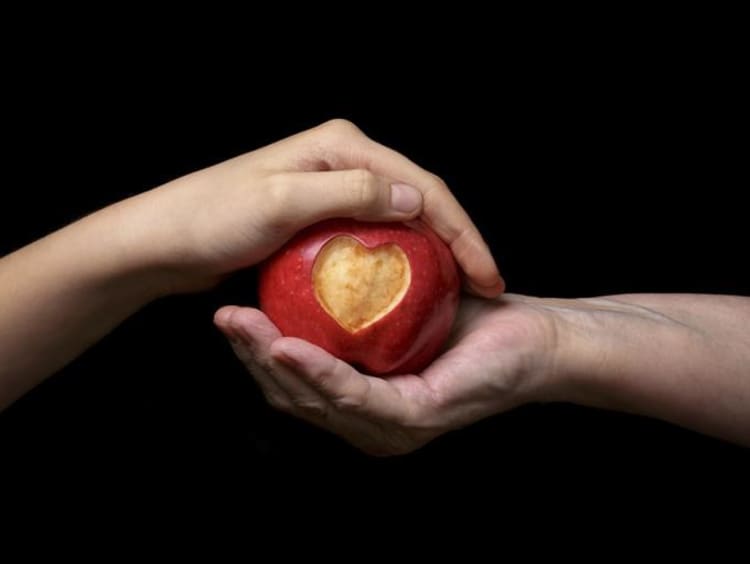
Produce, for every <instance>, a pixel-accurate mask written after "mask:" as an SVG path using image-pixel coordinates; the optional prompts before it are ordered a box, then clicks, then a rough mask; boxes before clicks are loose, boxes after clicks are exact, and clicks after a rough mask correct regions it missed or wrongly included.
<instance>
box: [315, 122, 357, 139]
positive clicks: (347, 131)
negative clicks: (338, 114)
mask: <svg viewBox="0 0 750 564" xmlns="http://www.w3.org/2000/svg"><path fill="white" fill-rule="evenodd" d="M321 127H322V128H323V129H324V130H325V131H328V132H331V133H333V134H340V135H352V134H358V133H361V131H360V129H359V128H358V127H357V126H356V125H354V123H353V122H351V121H349V120H348V119H343V118H336V119H332V120H329V121H327V122H325V123H324V124H323V125H322V126H321Z"/></svg>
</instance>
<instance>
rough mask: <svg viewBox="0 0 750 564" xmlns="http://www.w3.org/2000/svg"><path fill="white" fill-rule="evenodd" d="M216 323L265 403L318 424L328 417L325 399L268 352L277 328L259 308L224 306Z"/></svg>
mask: <svg viewBox="0 0 750 564" xmlns="http://www.w3.org/2000/svg"><path fill="white" fill-rule="evenodd" d="M215 320H216V324H217V326H218V327H219V328H220V329H221V330H222V332H224V333H225V334H226V335H227V336H228V337H229V338H230V339H236V340H235V341H234V342H232V349H233V350H234V352H235V354H236V355H237V357H238V358H239V359H240V360H241V361H242V362H243V364H244V365H245V366H246V367H247V368H248V370H249V371H250V374H251V375H252V376H253V378H254V379H255V381H256V382H257V383H258V385H259V386H260V388H261V390H262V391H263V393H264V395H265V397H266V399H267V400H268V402H269V403H270V404H271V405H272V406H273V407H275V408H276V409H279V410H281V411H285V412H290V413H293V414H294V415H297V416H298V417H302V418H304V419H307V420H308V421H313V422H316V423H320V422H321V421H324V420H326V419H327V418H328V416H329V415H330V412H331V406H330V404H329V403H328V401H327V400H326V399H325V398H324V397H323V396H322V395H321V394H320V393H318V392H317V391H316V390H314V389H313V388H312V387H311V386H310V385H308V384H307V383H306V382H305V381H304V380H302V379H300V378H299V377H297V376H296V375H295V374H294V373H293V372H292V370H290V369H289V368H288V367H286V366H284V365H283V364H280V363H279V362H277V361H276V360H274V359H273V358H271V356H270V355H269V350H270V347H271V344H272V343H273V342H274V341H275V340H276V339H278V338H280V337H281V334H280V333H279V330H278V329H277V328H276V326H275V325H274V324H273V323H271V321H270V320H269V319H268V317H266V315H265V314H263V313H262V312H261V311H259V310H257V309H252V308H239V307H232V306H230V307H226V308H222V309H221V310H219V311H218V312H217V314H216V316H215Z"/></svg>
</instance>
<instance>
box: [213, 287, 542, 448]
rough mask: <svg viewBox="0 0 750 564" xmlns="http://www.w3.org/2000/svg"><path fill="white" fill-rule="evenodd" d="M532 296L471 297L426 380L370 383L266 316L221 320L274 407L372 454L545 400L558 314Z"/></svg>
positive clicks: (241, 312) (238, 311)
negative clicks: (285, 332) (284, 333)
mask: <svg viewBox="0 0 750 564" xmlns="http://www.w3.org/2000/svg"><path fill="white" fill-rule="evenodd" d="M536 302H537V300H536V299H535V298H526V297H524V296H514V295H505V296H503V297H502V298H501V299H497V300H482V299H476V298H470V297H466V298H465V299H464V300H463V301H462V304H461V307H460V310H459V315H458V318H457V321H456V325H455V327H454V333H453V335H452V337H451V340H450V343H449V345H448V347H447V349H446V351H445V352H444V354H443V355H442V356H441V357H439V358H438V359H437V360H435V362H434V363H433V364H432V365H431V366H429V367H428V368H427V369H426V370H425V371H424V372H423V373H422V374H420V375H415V374H407V375H403V376H395V377H389V378H388V379H382V378H376V377H371V376H365V375H363V374H360V373H359V372H357V371H356V370H355V369H354V368H352V367H351V366H349V365H348V364H346V363H344V362H343V361H341V360H338V359H336V358H334V357H333V356H331V355H330V354H328V353H327V352H325V351H323V350H322V349H320V348H318V347H316V346H315V345H312V344H310V343H308V342H305V341H302V340H300V339H294V338H289V337H282V336H281V334H280V333H279V331H278V329H277V328H276V327H275V326H274V325H273V324H272V323H271V322H270V321H269V320H268V318H267V317H266V316H265V315H264V314H263V313H262V312H260V311H258V310H256V309H250V308H239V307H234V306H229V307H225V308H222V309H221V310H219V311H218V312H217V314H216V317H215V321H216V324H217V326H218V327H219V328H220V329H221V330H222V332H224V334H225V335H226V336H227V337H228V338H229V340H230V342H231V343H232V347H233V349H234V351H235V353H236V354H237V356H238V357H239V358H240V359H241V360H242V362H243V363H244V364H245V366H246V367H247V369H248V370H249V371H250V373H251V374H252V375H253V376H254V378H255V380H256V381H257V383H258V384H259V385H260V387H261V389H262V390H263V392H264V394H265V396H266V398H267V400H268V401H269V403H270V404H271V405H273V406H274V407H276V408H278V409H280V410H282V411H286V412H288V413H291V414H292V415H295V416H297V417H300V418H302V419H305V420H307V421H309V422H311V423H313V424H316V425H318V426H320V427H323V428H325V429H328V430H330V431H332V432H334V433H336V434H337V435H340V436H341V437H343V438H345V439H346V440H347V441H349V442H350V443H351V444H353V445H354V446H356V447H358V448H360V449H362V450H364V451H365V452H367V453H370V454H374V455H392V454H403V453H408V452H411V451H413V450H415V449H417V448H419V447H420V446H422V445H424V444H425V443H427V442H428V441H430V440H431V439H433V438H435V437H437V436H438V435H441V434H443V433H445V432H447V431H450V430H453V429H457V428H460V427H462V426H465V425H467V424H469V423H472V422H475V421H478V420H479V419H482V418H484V417H487V416H489V415H492V414H495V413H500V412H502V411H506V410H508V409H511V408H513V407H516V406H518V405H521V404H523V403H526V402H529V401H536V400H538V399H541V398H542V397H543V394H542V390H546V389H547V387H548V386H549V385H550V382H551V378H550V376H551V371H552V367H553V366H554V364H555V363H554V357H555V351H556V339H555V335H556V330H555V325H554V321H553V317H552V314H551V313H550V312H549V311H548V310H546V309H545V308H543V307H538V306H537V305H536Z"/></svg>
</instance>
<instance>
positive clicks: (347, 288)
mask: <svg viewBox="0 0 750 564" xmlns="http://www.w3.org/2000/svg"><path fill="white" fill-rule="evenodd" d="M410 281H411V269H410V268H409V260H408V259H407V258H406V255H405V254H404V252H403V251H402V250H401V249H400V248H399V247H398V245H395V244H393V243H390V244H386V245H381V246H380V247H376V248H374V249H368V248H367V247H364V246H363V245H361V244H360V243H359V242H358V241H356V240H355V239H352V238H351V237H348V236H340V237H335V238H333V239H331V240H330V241H329V242H328V243H326V244H325V246H324V247H323V248H322V249H321V251H320V254H319V255H318V257H317V258H316V259H315V265H314V266H313V286H314V287H315V297H316V298H318V301H319V302H320V304H321V305H322V306H323V309H325V310H326V311H327V312H328V314H329V315H330V316H331V317H333V318H334V319H335V320H336V321H338V322H339V324H340V325H341V326H342V327H344V329H346V330H347V331H349V332H350V333H354V332H355V331H359V330H360V329H364V328H365V327H367V326H368V325H372V324H373V323H375V322H376V321H377V320H378V319H380V318H382V317H383V316H384V315H386V314H387V313H388V312H389V311H391V310H392V309H393V308H394V307H395V306H396V305H397V304H398V303H399V302H400V301H401V299H402V298H403V297H404V294H405V293H406V290H407V288H408V287H409V282H410Z"/></svg>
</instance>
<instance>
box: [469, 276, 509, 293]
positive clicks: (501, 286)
mask: <svg viewBox="0 0 750 564" xmlns="http://www.w3.org/2000/svg"><path fill="white" fill-rule="evenodd" d="M466 288H467V290H469V292H470V293H472V294H474V295H476V296H479V297H482V298H496V297H498V296H499V295H501V294H502V293H503V292H505V280H503V279H502V277H500V276H499V275H498V279H497V281H496V282H495V283H494V284H491V285H489V286H482V285H480V284H477V283H476V282H474V281H472V280H467V282H466Z"/></svg>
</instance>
